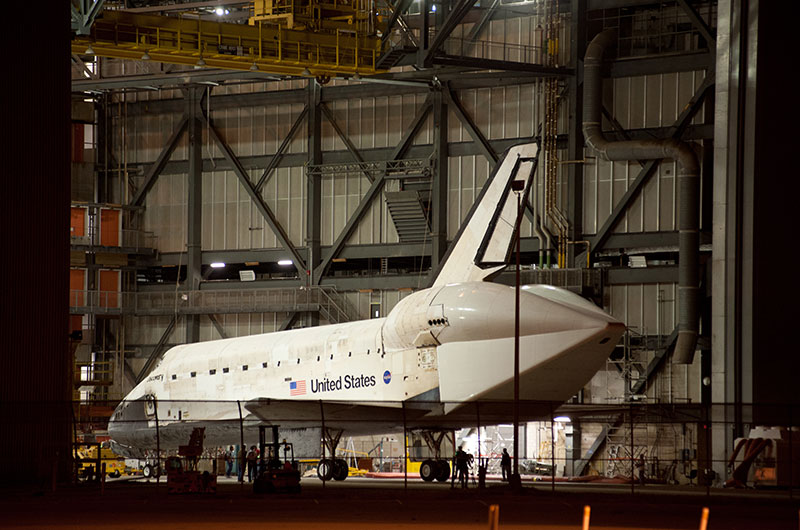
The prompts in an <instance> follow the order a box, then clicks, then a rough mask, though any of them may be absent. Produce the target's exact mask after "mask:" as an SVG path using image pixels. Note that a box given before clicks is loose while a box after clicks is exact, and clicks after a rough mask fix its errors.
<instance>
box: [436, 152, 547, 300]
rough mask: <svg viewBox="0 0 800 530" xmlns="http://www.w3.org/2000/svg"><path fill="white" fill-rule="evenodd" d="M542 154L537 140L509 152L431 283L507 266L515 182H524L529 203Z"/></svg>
mask: <svg viewBox="0 0 800 530" xmlns="http://www.w3.org/2000/svg"><path fill="white" fill-rule="evenodd" d="M538 154H539V145H538V143H535V142H534V143H529V144H520V145H515V146H513V147H511V148H509V149H508V150H507V151H506V153H505V155H504V156H503V158H502V159H501V160H500V161H499V162H498V163H497V165H496V166H495V169H494V171H493V172H492V175H491V176H490V177H489V180H488V181H487V182H486V185H485V186H484V187H483V190H482V191H481V193H480V195H479V196H478V199H477V200H476V201H475V204H473V205H472V208H471V209H470V211H469V214H468V215H467V219H466V221H465V222H464V223H463V224H462V225H461V229H460V230H459V231H458V234H457V235H456V237H455V240H454V241H453V243H452V244H451V245H450V248H449V249H448V250H447V254H446V255H445V257H444V259H443V260H442V263H441V265H440V266H439V269H438V271H437V272H436V274H435V276H434V281H433V282H432V284H431V286H439V285H445V284H448V283H455V282H469V281H481V280H485V279H487V278H488V277H490V276H491V275H493V274H494V273H496V272H498V271H499V270H500V269H502V268H503V267H504V266H505V265H506V263H507V262H508V259H509V256H510V255H511V247H512V242H513V238H514V224H515V222H516V218H517V197H516V195H515V193H514V191H513V190H512V189H511V182H512V181H514V180H522V181H524V187H523V191H522V192H521V193H522V197H521V200H522V204H527V201H528V194H529V192H530V188H531V182H532V181H533V174H534V173H535V172H536V164H537V160H538V158H537V157H538Z"/></svg>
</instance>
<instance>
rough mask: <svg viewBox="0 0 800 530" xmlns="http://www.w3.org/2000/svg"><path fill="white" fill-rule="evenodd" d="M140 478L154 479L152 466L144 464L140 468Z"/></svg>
mask: <svg viewBox="0 0 800 530" xmlns="http://www.w3.org/2000/svg"><path fill="white" fill-rule="evenodd" d="M142 476H143V477H144V478H153V477H155V472H154V469H153V466H151V465H150V464H145V465H144V467H143V468H142Z"/></svg>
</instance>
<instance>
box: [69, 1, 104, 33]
mask: <svg viewBox="0 0 800 530" xmlns="http://www.w3.org/2000/svg"><path fill="white" fill-rule="evenodd" d="M104 1H105V0H78V7H75V4H70V15H71V18H72V31H74V32H75V33H77V34H78V35H89V34H90V33H91V32H92V24H94V21H95V19H96V18H97V15H99V14H100V10H101V9H103V3H104Z"/></svg>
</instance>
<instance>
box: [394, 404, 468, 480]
mask: <svg viewBox="0 0 800 530" xmlns="http://www.w3.org/2000/svg"><path fill="white" fill-rule="evenodd" d="M400 405H401V406H402V408H403V490H404V491H408V437H407V436H406V402H405V401H402V402H401V403H400ZM454 442H455V440H454Z"/></svg>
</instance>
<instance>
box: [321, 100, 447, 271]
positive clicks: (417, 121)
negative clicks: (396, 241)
mask: <svg viewBox="0 0 800 530" xmlns="http://www.w3.org/2000/svg"><path fill="white" fill-rule="evenodd" d="M432 103H433V98H432V97H431V96H430V95H428V98H427V99H426V100H425V102H424V103H423V104H422V106H421V107H420V109H419V110H418V111H417V115H416V116H414V120H413V121H412V122H411V125H410V126H409V128H408V129H407V130H406V132H405V134H404V135H403V138H402V139H401V140H400V143H399V144H398V145H397V147H395V148H394V150H393V151H392V156H391V158H390V160H398V159H400V158H403V155H404V154H405V152H406V151H407V150H408V147H409V146H410V145H411V141H412V140H413V139H414V137H415V136H416V135H417V132H419V129H420V127H422V124H423V123H424V122H425V118H427V116H428V112H429V111H430V110H431V106H432ZM385 176H386V175H385V174H382V175H381V176H380V177H379V178H377V179H375V180H374V181H373V182H372V185H371V186H370V187H369V189H368V190H367V192H366V193H365V194H364V196H363V197H362V198H361V202H359V204H358V206H357V207H356V209H355V211H354V212H353V214H352V215H351V216H350V219H349V220H348V221H347V224H346V225H345V227H344V228H343V229H342V231H341V232H340V233H339V237H337V238H336V241H335V242H334V243H333V245H332V246H331V248H330V251H329V253H328V255H327V256H325V258H324V259H323V260H322V263H320V264H319V265H318V266H317V267H316V269H315V272H314V278H315V279H316V281H317V283H319V282H320V281H321V279H322V276H323V275H324V274H325V271H326V270H327V269H328V267H329V266H330V264H331V261H332V260H333V258H335V257H336V256H337V255H338V254H339V251H340V250H341V248H342V246H343V245H344V243H345V241H347V239H348V238H349V237H350V234H351V233H352V232H353V230H354V229H355V227H356V226H357V225H358V223H359V221H361V218H362V217H363V216H364V214H365V213H366V212H367V210H368V209H369V206H370V205H371V204H372V199H374V198H375V196H376V195H377V194H378V193H379V192H380V191H381V190H382V189H383V183H384V179H385Z"/></svg>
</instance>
